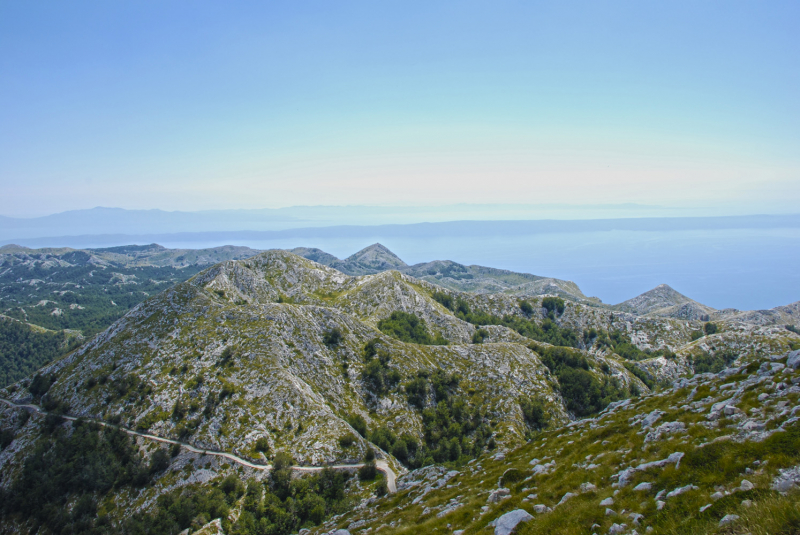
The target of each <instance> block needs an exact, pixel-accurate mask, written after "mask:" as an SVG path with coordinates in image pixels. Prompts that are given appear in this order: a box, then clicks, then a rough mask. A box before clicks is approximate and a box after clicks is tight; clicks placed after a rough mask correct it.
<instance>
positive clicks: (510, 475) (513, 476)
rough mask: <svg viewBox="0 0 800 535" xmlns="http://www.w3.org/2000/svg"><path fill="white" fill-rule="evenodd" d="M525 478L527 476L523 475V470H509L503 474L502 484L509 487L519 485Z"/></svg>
mask: <svg viewBox="0 0 800 535" xmlns="http://www.w3.org/2000/svg"><path fill="white" fill-rule="evenodd" d="M524 478H525V474H523V473H522V470H520V469H519V468H509V469H508V470H506V471H505V472H504V473H503V476H502V477H501V478H500V483H501V484H502V485H503V486H504V487H507V486H509V485H511V484H513V483H518V482H520V481H522V480H523V479H524Z"/></svg>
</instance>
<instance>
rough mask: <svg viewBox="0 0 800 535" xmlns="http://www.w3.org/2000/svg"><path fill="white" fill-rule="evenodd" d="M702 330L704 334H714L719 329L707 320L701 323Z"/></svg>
mask: <svg viewBox="0 0 800 535" xmlns="http://www.w3.org/2000/svg"><path fill="white" fill-rule="evenodd" d="M703 331H704V332H705V333H706V334H715V333H717V332H718V331H719V326H718V325H717V324H716V323H711V322H708V323H706V324H705V325H703Z"/></svg>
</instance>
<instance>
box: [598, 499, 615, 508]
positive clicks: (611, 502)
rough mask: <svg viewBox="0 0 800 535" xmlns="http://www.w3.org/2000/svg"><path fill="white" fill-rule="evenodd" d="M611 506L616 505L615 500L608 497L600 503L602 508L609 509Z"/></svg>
mask: <svg viewBox="0 0 800 535" xmlns="http://www.w3.org/2000/svg"><path fill="white" fill-rule="evenodd" d="M610 505H614V498H611V497H608V498H606V499H605V500H603V501H601V502H600V507H608V506H610Z"/></svg>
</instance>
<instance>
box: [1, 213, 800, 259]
mask: <svg viewBox="0 0 800 535" xmlns="http://www.w3.org/2000/svg"><path fill="white" fill-rule="evenodd" d="M500 208H503V207H498V206H495V205H486V206H480V205H478V206H474V205H472V206H470V205H454V206H450V207H419V208H404V207H400V208H397V207H395V208H392V207H369V206H359V207H336V206H333V207H324V206H322V207H320V206H314V207H292V208H281V209H276V210H212V211H206V212H165V211H162V210H123V209H120V208H94V209H91V210H75V211H71V212H63V213H60V214H54V215H49V216H44V217H36V218H27V219H24V218H11V217H4V216H0V243H6V244H8V243H17V244H21V245H26V246H30V247H43V246H53V245H59V246H64V245H67V246H71V247H81V248H83V247H107V246H112V245H117V246H119V245H125V244H130V243H138V244H145V243H153V242H161V243H164V242H171V243H174V242H199V241H205V242H208V241H216V242H217V243H226V242H227V243H231V242H237V241H239V242H241V241H242V240H270V239H281V238H312V237H328V236H337V237H359V236H375V235H376V233H380V234H381V235H382V236H387V237H389V236H419V235H426V236H427V235H438V236H465V235H472V236H486V235H495V234H499V235H521V234H532V233H565V232H594V231H606V230H638V231H642V230H649V231H654V230H661V231H679V230H720V229H741V228H760V229H763V228H800V215H798V214H792V215H749V216H725V217H641V215H642V214H643V212H642V211H641V210H639V211H637V210H636V209H635V208H636V207H635V206H633V207H631V206H627V205H623V206H608V207H588V208H587V209H585V210H581V211H578V210H567V211H563V210H562V211H561V212H554V211H553V209H552V208H551V209H548V208H547V207H544V208H541V207H525V206H522V207H514V206H511V207H507V209H505V208H503V209H502V210H501V209H500ZM573 208H574V207H573ZM556 214H557V215H556ZM565 214H566V215H567V216H569V217H572V218H573V219H563V217H564V215H565ZM548 218H549V219H548Z"/></svg>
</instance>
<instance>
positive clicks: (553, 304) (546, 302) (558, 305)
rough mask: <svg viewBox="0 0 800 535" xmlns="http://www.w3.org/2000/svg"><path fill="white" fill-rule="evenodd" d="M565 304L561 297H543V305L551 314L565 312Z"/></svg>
mask: <svg viewBox="0 0 800 535" xmlns="http://www.w3.org/2000/svg"><path fill="white" fill-rule="evenodd" d="M564 306H565V305H564V300H563V299H561V298H560V297H545V298H544V299H542V307H543V308H544V309H546V310H547V312H548V313H549V314H553V313H557V314H558V315H561V314H563V313H564Z"/></svg>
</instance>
